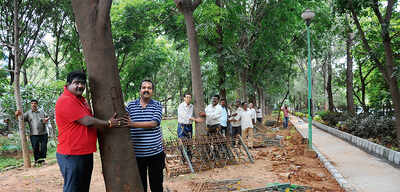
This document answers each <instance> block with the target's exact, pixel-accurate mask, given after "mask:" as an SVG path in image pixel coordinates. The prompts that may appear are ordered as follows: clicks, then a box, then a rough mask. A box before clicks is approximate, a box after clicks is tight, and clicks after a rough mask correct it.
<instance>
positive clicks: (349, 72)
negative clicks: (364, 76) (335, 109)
mask: <svg viewBox="0 0 400 192" xmlns="http://www.w3.org/2000/svg"><path fill="white" fill-rule="evenodd" d="M345 33H346V38H347V39H346V55H347V56H346V90H347V91H346V98H347V111H348V113H349V114H350V115H354V114H355V112H354V98H353V55H352V46H353V33H352V30H351V27H350V24H349V23H348V19H347V15H346V31H345Z"/></svg>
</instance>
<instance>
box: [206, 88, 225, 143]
mask: <svg viewBox="0 0 400 192" xmlns="http://www.w3.org/2000/svg"><path fill="white" fill-rule="evenodd" d="M218 102H219V95H214V96H213V97H212V102H211V104H210V105H208V106H207V107H206V109H205V112H206V125H207V135H208V136H211V135H216V134H217V133H219V131H220V123H221V116H222V107H221V106H220V105H219V104H218Z"/></svg>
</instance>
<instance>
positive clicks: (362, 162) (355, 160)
mask: <svg viewBox="0 0 400 192" xmlns="http://www.w3.org/2000/svg"><path fill="white" fill-rule="evenodd" d="M290 122H291V123H292V124H293V125H294V126H296V127H297V129H298V130H300V131H301V132H302V133H304V134H305V135H308V132H307V130H308V123H307V122H303V120H301V119H300V118H298V117H295V116H290ZM312 132H313V134H312V139H313V141H312V143H313V145H314V146H315V147H316V148H317V149H318V150H319V151H320V152H321V153H322V154H323V155H324V156H325V157H326V158H327V159H328V160H329V161H330V162H331V163H332V165H333V166H334V167H335V168H336V169H337V170H338V172H339V173H340V174H342V176H343V177H344V178H345V179H346V181H347V182H348V183H349V184H350V185H351V186H352V187H353V188H354V189H355V190H357V191H360V192H400V169H398V168H395V167H393V166H391V165H390V164H388V163H386V162H385V161H383V160H381V159H379V158H377V157H375V156H373V155H370V154H368V153H366V152H364V151H362V150H361V149H359V148H357V147H355V146H353V145H351V144H349V143H347V142H346V141H344V140H342V139H340V138H337V137H335V136H333V135H331V134H329V133H327V132H325V131H323V130H320V129H318V128H316V127H314V126H313V129H312Z"/></svg>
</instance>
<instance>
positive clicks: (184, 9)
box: [174, 0, 206, 136]
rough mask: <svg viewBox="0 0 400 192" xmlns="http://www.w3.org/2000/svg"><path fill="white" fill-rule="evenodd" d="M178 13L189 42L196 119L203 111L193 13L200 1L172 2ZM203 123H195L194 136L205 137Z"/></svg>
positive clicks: (179, 0)
mask: <svg viewBox="0 0 400 192" xmlns="http://www.w3.org/2000/svg"><path fill="white" fill-rule="evenodd" d="M174 1H175V4H176V6H177V7H178V9H179V11H180V12H181V13H182V14H183V16H184V17H185V24H186V34H187V36H188V41H189V51H190V62H191V68H192V90H193V97H194V113H195V117H198V115H199V112H202V111H204V97H203V83H202V80H201V70H200V56H199V45H198V43H197V34H196V29H195V26H194V20H193V11H194V10H195V9H196V8H197V6H198V5H199V4H200V3H201V0H196V1H195V2H193V3H192V0H174ZM205 128H206V126H205V123H204V122H202V123H198V122H196V135H197V136H200V135H206V129H205Z"/></svg>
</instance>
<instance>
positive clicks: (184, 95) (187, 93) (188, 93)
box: [183, 92, 192, 97]
mask: <svg viewBox="0 0 400 192" xmlns="http://www.w3.org/2000/svg"><path fill="white" fill-rule="evenodd" d="M186 95H190V96H192V94H191V93H190V92H186V93H185V94H183V97H186Z"/></svg>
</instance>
